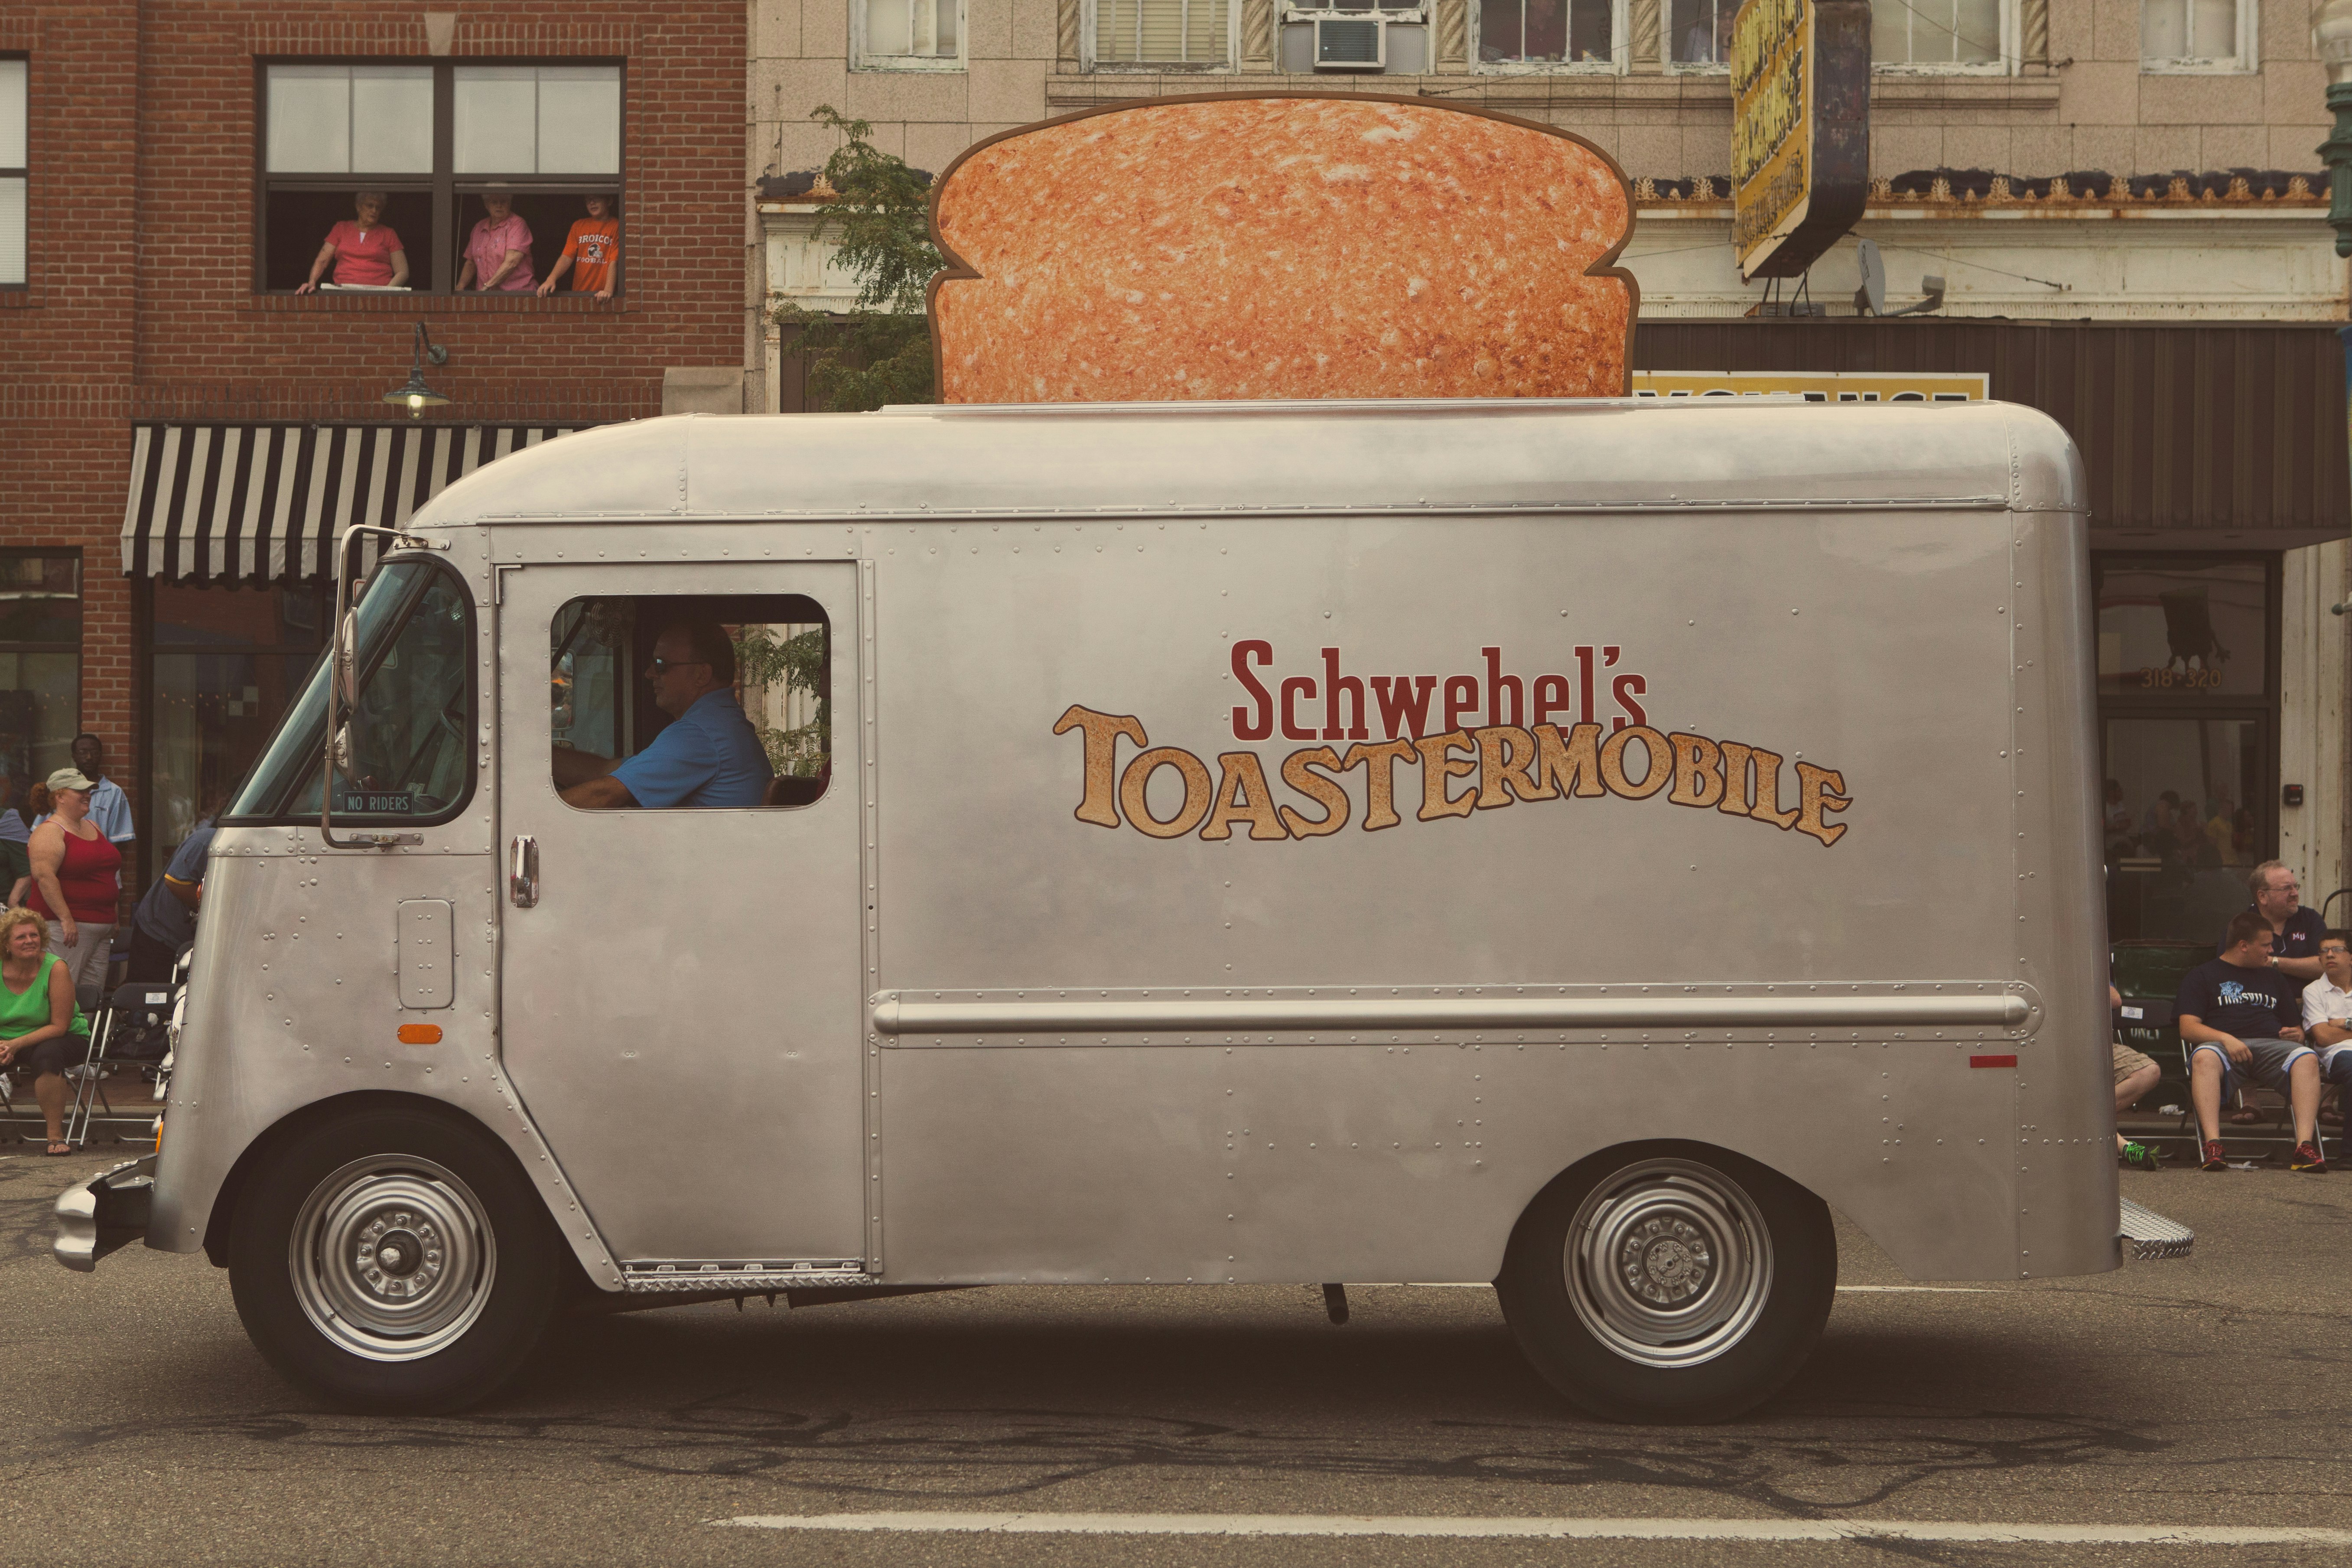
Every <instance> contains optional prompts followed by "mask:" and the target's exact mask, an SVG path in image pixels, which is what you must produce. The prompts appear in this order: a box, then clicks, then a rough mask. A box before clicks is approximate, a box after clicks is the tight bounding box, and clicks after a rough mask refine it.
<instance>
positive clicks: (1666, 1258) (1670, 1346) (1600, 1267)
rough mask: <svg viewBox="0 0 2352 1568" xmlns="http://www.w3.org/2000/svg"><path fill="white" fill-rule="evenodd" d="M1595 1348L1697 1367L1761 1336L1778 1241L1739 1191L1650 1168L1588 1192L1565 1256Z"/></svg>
mask: <svg viewBox="0 0 2352 1568" xmlns="http://www.w3.org/2000/svg"><path fill="white" fill-rule="evenodd" d="M1560 1262H1561V1267H1562V1269H1563V1271H1564V1274H1565V1277H1566V1281H1567V1285H1568V1297H1569V1300H1570V1303H1571V1304H1572V1305H1573V1306H1574V1307H1575V1309H1576V1315H1577V1317H1578V1319H1579V1320H1580V1321H1582V1323H1583V1324H1584V1326H1585V1328H1586V1329H1587V1330H1589V1331H1591V1334H1592V1336H1593V1337H1594V1338H1595V1339H1598V1340H1599V1341H1600V1342H1601V1343H1603V1344H1605V1345H1607V1346H1608V1347H1609V1348H1610V1349H1611V1350H1612V1351H1614V1352H1617V1353H1618V1354H1619V1355H1622V1356H1623V1357H1624V1358H1625V1359H1626V1360H1628V1361H1632V1362H1637V1363H1641V1364H1642V1365H1644V1366H1657V1367H1676V1366H1692V1365H1696V1363H1700V1362H1703V1361H1708V1360H1711V1359H1713V1358H1714V1357H1716V1356H1718V1355H1721V1354H1722V1353H1723V1352H1725V1351H1727V1350H1729V1349H1730V1348H1731V1347H1732V1346H1733V1345H1735V1344H1738V1342H1740V1340H1741V1339H1743V1338H1745V1337H1746V1336H1747V1334H1748V1331H1749V1330H1750V1329H1752V1328H1754V1327H1755V1325H1756V1320H1757V1319H1758V1317H1759V1316H1760V1315H1761V1314H1762V1312H1763V1310H1764V1303H1765V1301H1766V1300H1767V1299H1768V1298H1769V1296H1770V1294H1771V1290H1772V1238H1771V1234H1770V1233H1769V1231H1768V1230H1766V1229H1765V1226H1764V1216H1763V1215H1762V1214H1761V1213H1759V1211H1758V1209H1757V1207H1756V1204H1755V1201H1754V1200H1753V1199H1751V1198H1750V1197H1749V1196H1748V1194H1747V1193H1746V1191H1745V1190H1743V1189H1742V1188H1741V1187H1740V1185H1739V1184H1738V1183H1737V1182H1734V1181H1733V1180H1732V1179H1731V1178H1730V1177H1728V1176H1727V1175H1725V1174H1724V1173H1722V1172H1720V1171H1717V1170H1713V1169H1710V1168H1709V1167H1707V1166H1705V1165H1700V1164H1696V1163H1692V1162H1689V1161H1686V1160H1649V1161H1644V1162H1643V1163H1641V1164H1638V1165H1633V1166H1629V1167H1627V1168H1626V1169H1624V1170H1622V1171H1619V1172H1617V1173H1614V1174H1612V1176H1610V1177H1609V1178H1608V1180H1606V1181H1604V1182H1602V1183H1601V1184H1600V1185H1599V1186H1597V1187H1595V1188H1594V1189H1593V1190H1592V1192H1591V1194H1588V1195H1587V1196H1586V1198H1585V1200H1584V1202H1583V1204H1582V1205H1581V1206H1580V1207H1579V1208H1578V1210H1577V1211H1576V1220H1575V1223H1574V1224H1573V1225H1571V1226H1570V1227H1569V1234H1568V1245H1567V1247H1566V1249H1565V1251H1564V1253H1563V1255H1562V1257H1561V1259H1560Z"/></svg>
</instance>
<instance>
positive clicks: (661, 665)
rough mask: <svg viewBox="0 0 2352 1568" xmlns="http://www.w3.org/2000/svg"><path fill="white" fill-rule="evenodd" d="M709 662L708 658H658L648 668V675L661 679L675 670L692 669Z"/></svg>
mask: <svg viewBox="0 0 2352 1568" xmlns="http://www.w3.org/2000/svg"><path fill="white" fill-rule="evenodd" d="M709 662H710V661H709V659H707V658H656V659H655V660H654V661H653V662H652V663H651V664H649V665H647V666H646V674H648V675H652V676H656V677H659V676H664V675H667V674H668V673H669V672H670V671H671V670H673V669H690V668H693V667H694V666H696V665H698V664H704V665H707V664H709Z"/></svg>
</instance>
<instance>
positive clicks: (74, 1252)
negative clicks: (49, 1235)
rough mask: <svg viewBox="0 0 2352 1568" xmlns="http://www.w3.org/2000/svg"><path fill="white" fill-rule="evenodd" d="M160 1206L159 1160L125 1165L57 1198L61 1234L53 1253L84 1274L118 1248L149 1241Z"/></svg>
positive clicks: (148, 1157) (52, 1246) (51, 1248)
mask: <svg viewBox="0 0 2352 1568" xmlns="http://www.w3.org/2000/svg"><path fill="white" fill-rule="evenodd" d="M154 1203H155V1156H154V1155H152V1154H149V1155H146V1156H145V1157H143V1158H142V1159H137V1160H130V1161H126V1162H124V1163H121V1164H120V1165H117V1166H115V1167H114V1169H112V1170H110V1171H108V1172H107V1173H104V1174H103V1175H97V1176H92V1177H91V1178H90V1179H89V1180H88V1181H86V1182H77V1183H75V1184H73V1185H72V1186H70V1187H68V1188H67V1189H66V1190H65V1191H64V1192H62V1193H60V1194H58V1236H57V1239H56V1240H55V1241H52V1242H51V1243H50V1244H49V1251H50V1252H51V1253H52V1254H54V1255H55V1256H56V1258H57V1260H58V1262H59V1263H62V1264H64V1265H65V1266H66V1267H67V1268H70V1269H73V1270H74V1271H75V1272H76V1273H79V1274H88V1273H90V1272H92V1271H93V1270H95V1269H96V1268H98V1260H99V1259H100V1258H103V1257H105V1256H106V1255H107V1254H108V1253H110V1252H112V1251H113V1250H114V1249H115V1248H117V1247H122V1246H125V1245H127V1244H128V1243H131V1242H133V1241H141V1240H143V1239H145V1237H146V1235H147V1215H148V1211H149V1210H150V1209H152V1207H153V1206H154Z"/></svg>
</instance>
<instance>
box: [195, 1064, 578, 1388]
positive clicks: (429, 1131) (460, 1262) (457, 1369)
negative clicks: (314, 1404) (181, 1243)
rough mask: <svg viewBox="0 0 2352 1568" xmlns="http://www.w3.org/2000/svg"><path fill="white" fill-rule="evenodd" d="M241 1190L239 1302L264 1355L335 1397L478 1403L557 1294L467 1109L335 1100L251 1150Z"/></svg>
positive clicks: (518, 1362) (515, 1189) (503, 1161)
mask: <svg viewBox="0 0 2352 1568" xmlns="http://www.w3.org/2000/svg"><path fill="white" fill-rule="evenodd" d="M243 1193H244V1195H243V1197H242V1199H241V1200H240V1201H239V1203H238V1205H237V1210H236V1215H235V1216H234V1220H233V1223H232V1225H231V1226H230V1231H229V1245H228V1269H229V1276H228V1277H229V1289H230V1293H231V1294H232V1295H233V1296H234V1297H235V1299H236V1311H237V1316H238V1317H239V1318H241V1319H243V1320H244V1321H245V1331H246V1332H247V1334H248V1335H250V1336H251V1337H252V1340H253V1342H254V1345H255V1346H256V1348H257V1349H258V1350H259V1351H260V1352H261V1353H262V1354H263V1355H264V1356H265V1357H267V1358H268V1362H269V1363H270V1365H272V1366H274V1367H276V1368H277V1369H278V1371H279V1372H280V1373H284V1374H285V1375H286V1376H287V1377H288V1378H289V1379H290V1380H292V1381H293V1382H295V1383H297V1384H301V1385H302V1386H303V1387H305V1388H308V1389H310V1390H311V1391H312V1392H314V1393H316V1394H319V1395H320V1396H321V1397H322V1398H324V1399H326V1400H328V1401H330V1402H331V1403H332V1404H334V1405H338V1406H340V1407H341V1408H343V1409H347V1410H354V1411H365V1412H370V1413H379V1414H386V1415H434V1414H437V1413H440V1412H442V1411H447V1410H456V1409H458V1408H460V1407H462V1406H465V1405H473V1404H477V1403H478V1402H479V1401H481V1400H483V1399H486V1398H488V1396H489V1395H490V1394H493V1393H494V1392H496V1391H497V1390H498V1388H499V1386H500V1385H501V1384H504V1383H505V1382H506V1381H507V1380H508V1379H509V1378H510V1377H512V1376H513V1375H514V1373H516V1372H517V1371H519V1370H520V1368H521V1366H522V1364H523V1363H524V1362H525V1361H526V1360H528V1359H529V1357H530V1352H531V1351H532V1350H533V1348H534V1347H535V1346H536V1345H537V1344H538V1342H539V1338H540V1335H541V1332H542V1331H544V1330H545V1328H546V1326H547V1321H548V1317H549V1315H550V1313H551V1311H552V1310H553V1309H554V1307H555V1304H556V1300H557V1296H558V1293H559V1289H560V1286H561V1283H562V1279H563V1272H562V1264H563V1258H562V1256H561V1253H562V1245H563V1244H562V1238H561V1237H558V1236H557V1235H556V1234H555V1228H554V1226H553V1225H552V1224H551V1222H550V1220H549V1218H548V1215H547V1211H546V1208H545V1206H544V1205H541V1202H540V1200H539V1197H538V1194H536V1193H534V1192H533V1191H532V1190H531V1187H530V1183H529V1182H528V1181H527V1180H526V1179H525V1178H524V1175H523V1173H522V1172H521V1171H520V1169H519V1168H518V1167H517V1166H516V1164H515V1162H514V1160H513V1158H512V1157H511V1156H510V1155H509V1153H508V1152H507V1151H506V1150H505V1149H504V1148H502V1147H500V1146H499V1144H498V1142H496V1141H494V1140H493V1139H491V1138H490V1136H489V1135H488V1133H486V1132H484V1131H481V1130H480V1129H479V1128H478V1127H476V1126H474V1125H472V1124H471V1123H468V1122H464V1121H458V1120H457V1119H456V1118H453V1117H448V1116H444V1115H436V1114H435V1113H433V1112H431V1111H427V1110H407V1109H401V1108H383V1109H374V1110H359V1111H353V1112H352V1113H350V1114H347V1115H342V1116H337V1117H334V1118H331V1119H330V1120H328V1121H320V1122H318V1123H316V1124H314V1125H312V1126H310V1127H308V1128H304V1129H302V1130H301V1131H298V1132H296V1133H294V1134H293V1135H292V1136H291V1137H289V1138H288V1139H287V1140H286V1141H285V1142H282V1143H280V1144H279V1145H278V1147H277V1148H275V1149H272V1150H270V1151H269V1152H267V1153H266V1154H265V1155H264V1156H263V1157H262V1159H261V1162H260V1163H259V1164H258V1165H257V1167H256V1168H255V1169H254V1171H253V1172H252V1173H251V1174H250V1176H249V1178H248V1179H247V1181H246V1183H245V1184H244V1188H243ZM298 1235H299V1236H300V1237H304V1238H306V1239H305V1240H304V1241H303V1242H302V1243H301V1244H300V1245H299V1246H298V1241H297V1237H298ZM306 1260H307V1262H306Z"/></svg>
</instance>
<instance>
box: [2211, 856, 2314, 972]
mask: <svg viewBox="0 0 2352 1568" xmlns="http://www.w3.org/2000/svg"><path fill="white" fill-rule="evenodd" d="M2246 891H2247V892H2249V893H2251V894H2252V895H2253V900H2254V901H2253V902H2252V903H2251V904H2248V905H2247V906H2246V912H2247V913H2249V914H2255V915H2260V916H2261V917H2262V919H2263V925H2264V927H2266V928H2267V929H2268V930H2269V931H2270V932H2271V945H2270V953H2269V957H2270V962H2271V966H2272V967H2273V968H2274V969H2276V970H2277V971H2278V972H2279V973H2281V974H2284V975H2286V976H2287V977H2288V978H2290V979H2292V980H2294V981H2297V982H2299V983H2300V984H2305V985H2308V984H2311V983H2312V982H2313V981H2315V980H2316V979H2318V978H2319V973H2320V964H2319V939H2320V936H2321V935H2322V934H2323V933H2324V932H2325V931H2326V929H2327V928H2326V926H2324V925H2323V924H2321V923H2320V919H2319V911H2318V910H2307V909H2305V908H2304V907H2303V904H2302V894H2303V884H2302V883H2300V882H2298V881H2297V880H2295V875H2294V872H2292V871H2290V870H2288V869H2287V868H2286V862H2285V861H2284V860H2265V861H2263V863H2262V864H2261V865H2259V866H2257V867H2255V868H2253V870H2252V872H2251V873H2249V874H2248V875H2247V878H2246ZM2229 945H2230V941H2229V939H2228V938H2227V937H2224V938H2222V939H2221V946H2222V947H2223V948H2224V949H2226V948H2227V947H2228V946H2229Z"/></svg>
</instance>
